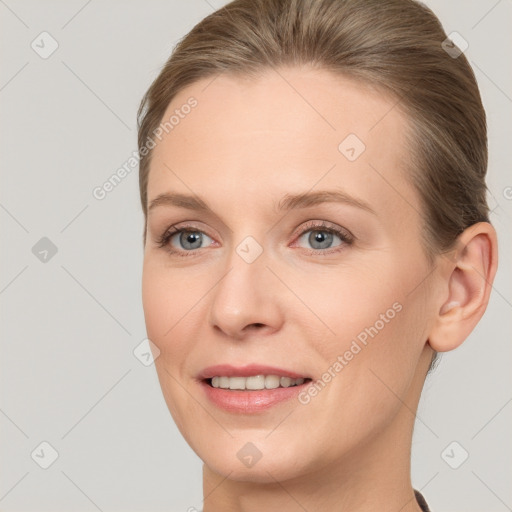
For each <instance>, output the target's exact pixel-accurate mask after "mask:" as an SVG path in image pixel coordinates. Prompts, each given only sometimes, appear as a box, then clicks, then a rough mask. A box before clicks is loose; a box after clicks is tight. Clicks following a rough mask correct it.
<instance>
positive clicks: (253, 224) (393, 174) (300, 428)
mask: <svg viewBox="0 0 512 512" xmlns="http://www.w3.org/2000/svg"><path fill="white" fill-rule="evenodd" d="M290 84H293V87H291V85H290ZM297 91H298V92H297ZM190 96H194V97H195V98H196V99H197V101H198V105H197V107H196V108H195V109H194V110H192V111H191V113H190V114H189V115H188V116H186V117H185V118H184V119H182V120H181V121H180V124H179V125H177V126H175V127H174V129H173V130H172V131H170V132H169V134H168V135H167V136H166V137H164V138H163V139H162V141H161V142H159V143H158V144H157V146H156V147H155V149H154V150H153V155H152V161H151V168H150V174H149V183H148V194H147V196H148V202H149V203H150V204H151V201H152V200H153V199H155V198H156V197H157V196H158V195H159V194H162V193H166V192H175V193H176V192H179V193H184V194H193V195H197V196H200V197H201V198H203V199H204V201H205V202H207V203H208V205H209V206H210V208H211V210H212V211H213V212H214V214H215V215H213V214H211V213H206V212H197V211H191V210H187V209H183V208H179V207H176V206H169V205H160V206H157V207H155V208H152V209H151V210H150V211H149V213H148V218H147V241H146V245H145V252H144V267H143V306H144V314H145V320H146V326H147V332H148V337H149V338H150V339H151V340H152V342H153V343H154V344H155V346H156V347H158V349H159V351H160V353H159V356H158V357H157V358H156V360H155V366H156V370H157V373H158V377H159V380H160V384H161V387H162V391H163V395H164V397H165V400H166V403H167V405H168V407H169V410H170V412H171V414H172V416H173V418H174V420H175V422H176V424H177V426H178V428H179V429H180V431H181V433H182V434H183V436H184V437H185V439H186V440H187V442H188V443H189V444H190V446H191V447H192V449H193V450H194V451H195V452H196V453H197V454H198V456H199V457H200V458H201V459H202V460H203V462H204V466H203V489H204V496H205V501H204V504H203V506H204V511H205V512H217V511H224V512H226V511H227V512H229V511H243V512H256V511H258V512H259V511H261V510H266V511H285V512H288V511H290V512H292V511H293V512H295V511H303V510H304V509H306V510H319V509H321V510H325V511H335V510H336V511H340V510H346V511H349V510H350V511H352V512H355V511H357V512H363V511H375V510H390V511H391V510H395V511H397V510H401V511H402V512H405V511H407V512H411V511H415V512H417V511H419V510H420V508H419V506H418V505H417V503H416V501H415V499H414V494H413V488H412V486H411V480H410V450H411V438H412V430H413V425H414V419H415V415H414V413H415V411H416V409H417V404H418V401H419V397H420V393H421V389H422V387H423V383H424V379H425V375H426V372H427V369H428V366H429V363H430V360H431V357H432V349H435V350H437V351H440V352H442V351H446V350H452V349H454V348H456V347H457V346H459V345H460V344H461V343H462V342H463V340H464V339H465V338H466V337H467V335H468V334H469V333H470V332H471V330H472V329H473V327H474V326H475V325H476V323H477V322H478V320H479V319H480V317H481V315H482V314H483V312H484V310H485V307H486V305H487V302H488V299H489V293H490V287H491V283H492V280H493V278H494V274H495V271H496V265H497V257H496V236H495V232H494V229H493V228H492V226H490V225H489V224H487V223H479V224H476V225H474V226H472V227H471V228H469V229H468V230H466V231H465V232H464V233H463V234H462V235H461V236H460V237H459V238H460V239H459V244H457V246H456V248H457V250H456V251H454V252H453V253H452V254H450V257H446V256H438V257H436V259H435V262H434V265H431V264H429V262H428V259H427V257H426V255H425V251H424V248H423V246H422V244H421V231H422V225H423V223H422V222H423V221H422V218H421V215H420V212H421V205H420V200H419V196H418V194H417V191H416V190H415V189H414V187H413V186H412V185H411V184H410V183H409V180H408V179H407V177H408V176H407V149H406V144H405V138H404V137H405V130H406V127H407V123H408V119H407V118H406V116H405V114H404V113H403V112H401V111H400V110H399V109H398V108H396V107H395V108H394V107H393V106H394V105H395V104H396V100H395V99H393V98H390V97H387V96H385V95H383V94H382V93H379V92H377V91H373V90H371V89H369V88H368V87H365V86H363V85H361V84H359V83H356V82H355V81H353V80H352V79H349V78H346V77H340V76H334V75H332V74H330V73H329V72H328V71H325V70H320V69H312V68H303V69H298V68H282V69H280V70H279V73H277V72H276V71H275V70H269V71H268V72H264V73H262V74H261V75H260V76H259V77H258V79H257V80H255V79H250V80H249V79H246V78H240V77H229V76H219V77H217V78H216V79H215V80H213V82H212V78H209V79H206V80H201V81H198V82H196V83H194V84H192V85H190V86H188V87H187V88H186V89H184V90H182V91H181V92H180V93H179V94H178V95H177V96H176V97H175V98H174V99H173V101H172V102H171V104H170V105H169V107H168V110H167V112H166V114H165V116H164V119H168V118H169V116H170V115H171V114H172V112H173V111H174V109H176V108H179V107H180V105H183V104H184V103H185V102H186V101H187V99H188V98H189V97H190ZM305 100H307V101H305ZM350 133H353V134H356V135H357V136H358V137H359V139H360V140H361V141H363V142H364V144H365V145H366V150H365V151H364V152H363V153H362V154H361V155H360V156H359V157H358V158H357V159H356V160H355V161H349V160H348V159H347V158H346V157H345V156H344V155H343V154H342V153H341V152H340V151H339V150H338V145H339V144H340V142H341V141H342V140H343V139H344V138H345V137H346V136H347V135H348V134H350ZM318 190H343V191H344V193H346V194H348V195H350V196H351V197H353V198H358V199H359V200H362V201H364V202H365V203H367V204H368V205H369V206H370V207H371V209H372V210H373V211H374V213H370V212H368V211H365V210H363V209H361V208H358V207H356V206H353V205H349V204H341V203H323V204H320V205H316V206H312V207H307V208H302V209H298V210H291V211H289V212H280V213H278V212H277V209H276V205H277V204H278V203H279V201H281V200H282V198H283V197H284V196H285V195H286V194H297V193H302V192H308V191H318ZM311 220H312V221H317V222H316V224H320V223H321V222H322V221H325V222H327V223H329V225H330V226H334V227H342V228H345V229H346V230H349V231H350V233H352V235H353V237H354V240H353V242H352V243H346V242H343V241H342V240H341V239H339V238H338V237H337V235H334V236H333V239H332V241H331V243H330V245H327V247H328V248H326V249H325V248H322V247H324V246H322V245H321V244H319V242H315V238H314V237H313V236H314V235H315V234H316V235H318V234H319V233H318V232H319V231H320V234H321V233H324V231H322V228H321V227H320V228H316V229H317V230H318V231H315V228H313V229H312V228H309V231H307V232H306V235H305V236H302V233H304V232H305V230H304V226H305V224H306V222H307V221H311ZM186 222H193V224H194V227H193V228H192V229H195V230H196V232H197V231H200V232H201V233H204V235H203V244H202V246H201V248H200V249H197V250H196V251H195V254H194V255H192V256H188V257H180V256H178V255H176V254H171V253H170V252H169V251H168V249H169V246H171V248H173V249H174V250H176V251H179V252H181V253H186V252H187V250H188V251H189V252H190V249H188V247H189V246H183V245H182V244H180V239H179V234H178V235H175V236H174V237H173V238H172V239H171V242H169V246H168V247H167V248H166V247H159V246H158V244H157V242H156V240H157V239H158V237H159V236H161V235H162V234H163V233H164V232H165V231H166V230H168V229H169V227H170V226H172V225H176V224H178V227H183V226H184V224H185V223H186ZM309 235H312V236H311V237H309ZM247 236H252V237H253V238H254V239H255V240H256V241H257V242H258V244H259V245H260V246H261V248H262V249H263V252H262V254H261V255H260V256H259V257H258V258H257V259H256V260H255V261H254V262H253V263H250V264H249V263H247V262H246V261H245V260H244V259H242V258H241V257H240V256H239V254H238V253H237V252H236V248H237V246H238V245H239V244H240V243H241V242H242V240H244V239H245V238H246V237H247ZM308 237H309V239H308ZM185 242H186V240H185ZM182 243H183V239H182ZM318 247H320V248H318ZM315 249H316V251H315ZM322 251H323V253H326V254H322ZM329 251H330V252H329ZM335 251H337V252H335ZM395 303H399V304H400V305H401V310H400V312H398V313H396V315H395V316H394V318H393V319H392V320H389V322H387V323H386V324H385V326H384V328H382V329H381V330H379V332H378V334H377V335H376V336H375V337H374V338H370V339H369V341H368V344H367V346H364V347H363V348H362V350H361V351H360V352H359V353H357V355H355V356H354V357H353V359H352V360H350V361H349V362H348V364H347V365H346V366H344V367H343V369H342V370H341V371H339V372H338V373H336V376H335V377H334V378H332V380H331V381H330V382H329V383H328V384H327V385H326V386H325V387H324V389H322V391H321V392H319V393H318V394H317V396H315V397H313V398H311V400H310V402H309V403H307V404H305V405H304V404H301V403H299V402H298V401H297V400H290V401H287V402H284V403H282V404H280V405H278V406H275V407H273V408H271V409H269V410H268V411H266V412H263V413H259V414H257V415H243V414H235V413H229V412H226V411H223V410H220V409H218V408H217V407H216V406H215V405H214V404H212V403H211V402H209V401H208V400H207V399H206V398H205V396H204V394H203V393H202V389H201V388H200V385H199V383H198V381H197V378H196V376H197V374H198V372H199V371H200V370H202V369H203V368H205V367H207V366H210V365H213V364H221V363H228V364H232V365H235V366H237V365H244V364H248V363H260V364H268V365H273V366H278V367H282V368H287V369H290V370H294V371H296V372H297V373H299V374H304V375H311V376H314V378H316V379H320V378H322V374H324V373H325V372H326V371H327V370H328V368H329V367H332V366H333V364H334V363H335V361H336V360H337V357H338V356H339V355H340V354H341V355H342V354H344V353H345V352H346V351H347V350H348V349H349V348H350V346H351V343H352V341H353V340H354V339H355V338H356V336H357V335H358V334H359V333H361V332H362V331H364V330H365V328H368V327H370V326H373V325H374V324H375V323H376V321H377V320H379V318H381V317H380V315H381V314H383V313H385V312H386V311H387V310H389V309H390V308H392V305H393V304H395ZM247 442H251V443H253V444H254V445H255V446H257V448H258V449H259V450H260V452H261V454H262V456H261V459H260V460H259V461H258V462H257V463H256V464H255V465H254V466H252V467H250V468H248V467H246V466H245V465H244V464H242V462H241V461H240V460H239V459H238V457H237V452H238V451H239V450H240V449H241V448H242V447H243V446H244V445H245V444H246V443H247Z"/></svg>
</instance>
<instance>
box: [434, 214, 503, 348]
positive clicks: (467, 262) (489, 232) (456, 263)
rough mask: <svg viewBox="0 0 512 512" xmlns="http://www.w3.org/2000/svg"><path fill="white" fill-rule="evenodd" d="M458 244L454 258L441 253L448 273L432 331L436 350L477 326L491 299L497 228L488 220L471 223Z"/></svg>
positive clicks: (441, 262)
mask: <svg viewBox="0 0 512 512" xmlns="http://www.w3.org/2000/svg"><path fill="white" fill-rule="evenodd" d="M456 247H458V250H457V252H456V254H455V256H454V257H453V258H451V259H448V258H446V257H444V256H439V265H440V266H443V267H444V268H446V270H447V272H446V275H447V276H448V277H447V279H446V283H445V285H444V288H445V293H444V296H443V298H442V301H441V304H440V306H439V311H438V313H437V315H436V319H435V322H434V325H433V327H432V329H431V332H430V335H429V344H430V346H431V347H432V348H433V349H434V350H435V351H436V352H447V351H449V350H453V349H455V348H457V347H458V346H460V345H461V344H462V342H463V341H464V340H465V339H466V338H467V337H468V336H469V334H470V333H471V331H472V330H473V329H474V327H475V326H476V324H477V323H478V321H479V320H480V318H481V317H482V315H483V314H484V311H485V309H486V307H487V304H488V302H489V296H490V293H491V289H492V283H493V281H494V277H495V275H496V269H497V265H498V251H497V239H496V231H495V230H494V228H493V227H492V226H491V224H489V223H488V222H479V223H477V224H474V225H472V226H470V227H468V228H467V229H466V230H465V231H464V232H463V233H461V234H460V236H459V237H458V239H457V244H456Z"/></svg>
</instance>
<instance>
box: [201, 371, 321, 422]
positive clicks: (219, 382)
mask: <svg viewBox="0 0 512 512" xmlns="http://www.w3.org/2000/svg"><path fill="white" fill-rule="evenodd" d="M197 380H198V382H199V384H200V385H201V389H202V390H203V393H204V394H205V396H206V398H207V399H208V400H209V401H210V402H211V403H212V404H213V405H215V406H216V407H218V408H220V409H222V410H223V411H227V412H229V413H238V414H255V413H263V412H265V411H267V410H268V409H270V408H271V407H274V406H277V405H278V404H283V403H285V402H289V401H291V399H293V398H295V399H297V397H298V395H299V394H300V393H301V392H302V391H303V390H304V388H305V387H306V386H308V385H309V384H310V383H311V381H312V378H311V377H310V376H308V375H304V374H301V373H298V372H295V371H291V370H285V369H282V368H277V367H271V366H263V365H256V364H251V365H247V366H243V367H234V366H231V365H216V366H211V367H209V368H206V369H204V370H203V371H202V372H201V373H199V375H197ZM297 401H298V400H297Z"/></svg>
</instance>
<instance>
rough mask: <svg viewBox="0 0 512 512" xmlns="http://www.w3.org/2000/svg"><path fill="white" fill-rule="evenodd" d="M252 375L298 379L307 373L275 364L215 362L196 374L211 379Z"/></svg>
mask: <svg viewBox="0 0 512 512" xmlns="http://www.w3.org/2000/svg"><path fill="white" fill-rule="evenodd" d="M252 375H278V376H279V377H290V378H292V379H299V378H300V377H303V378H305V379H306V378H309V376H308V375H301V374H299V373H296V372H292V371H289V370H285V369H283V368H277V367H276V366H264V365H260V364H248V365H246V366H231V365H230V364H217V365H215V366H209V367H208V368H205V369H204V370H202V371H201V372H200V373H199V375H198V376H197V378H198V379H200V380H203V379H211V378H212V377H215V376H219V377H251V376H252Z"/></svg>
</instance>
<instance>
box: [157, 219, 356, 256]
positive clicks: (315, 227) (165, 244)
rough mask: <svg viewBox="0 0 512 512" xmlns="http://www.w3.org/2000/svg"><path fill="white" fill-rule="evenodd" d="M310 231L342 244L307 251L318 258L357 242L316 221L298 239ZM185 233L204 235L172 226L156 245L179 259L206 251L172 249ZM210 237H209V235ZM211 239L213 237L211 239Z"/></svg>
mask: <svg viewBox="0 0 512 512" xmlns="http://www.w3.org/2000/svg"><path fill="white" fill-rule="evenodd" d="M308 231H319V232H321V233H322V232H324V233H330V234H333V235H337V236H338V237H339V238H340V240H341V241H342V243H341V244H340V245H337V246H336V247H334V248H331V249H325V250H323V249H305V250H306V251H307V253H308V254H310V255H316V256H325V255H327V254H332V253H336V252H339V251H341V250H343V249H344V247H345V246H347V245H352V243H353V242H354V240H355V237H354V236H353V235H352V234H351V233H350V232H349V231H348V230H346V229H340V228H337V227H333V226H330V225H328V224H327V223H326V222H325V221H323V222H321V223H315V221H309V222H307V223H306V224H305V225H304V226H303V229H302V230H301V231H300V233H299V234H298V235H297V236H296V238H297V239H299V238H301V237H302V236H303V235H304V234H305V233H307V232H308ZM183 232H190V233H203V234H205V235H207V234H206V233H204V232H203V231H202V230H200V229H197V228H196V227H195V226H193V225H185V226H182V227H180V228H176V227H175V226H171V227H170V228H169V229H168V230H167V231H165V232H164V233H163V234H162V235H161V236H159V237H158V238H157V240H156V243H157V245H158V247H159V248H166V250H167V252H169V253H170V254H173V255H176V256H179V257H185V258H186V257H189V256H195V254H196V253H197V252H198V251H200V250H201V249H205V247H202V248H200V249H194V250H192V251H179V250H175V249H171V248H170V245H169V242H170V240H171V238H172V237H173V236H174V235H176V234H178V233H183ZM207 236H209V235H207ZM210 238H211V237H210Z"/></svg>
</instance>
